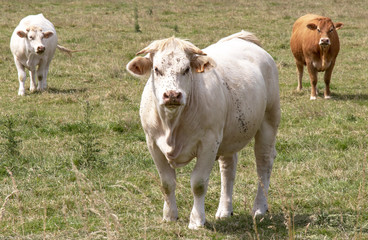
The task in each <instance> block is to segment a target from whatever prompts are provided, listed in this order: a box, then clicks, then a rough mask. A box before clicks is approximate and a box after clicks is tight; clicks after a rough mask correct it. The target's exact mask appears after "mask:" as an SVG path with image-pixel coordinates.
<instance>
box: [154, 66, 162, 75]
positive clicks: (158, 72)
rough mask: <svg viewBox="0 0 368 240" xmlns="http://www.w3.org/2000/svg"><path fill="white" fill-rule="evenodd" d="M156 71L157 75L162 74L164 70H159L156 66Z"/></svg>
mask: <svg viewBox="0 0 368 240" xmlns="http://www.w3.org/2000/svg"><path fill="white" fill-rule="evenodd" d="M155 73H156V75H160V76H162V72H161V71H160V70H158V68H157V67H155Z"/></svg>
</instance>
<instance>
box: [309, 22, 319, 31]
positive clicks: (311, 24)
mask: <svg viewBox="0 0 368 240" xmlns="http://www.w3.org/2000/svg"><path fill="white" fill-rule="evenodd" d="M307 28H309V29H310V30H316V29H317V25H316V24H314V23H309V24H308V25H307Z"/></svg>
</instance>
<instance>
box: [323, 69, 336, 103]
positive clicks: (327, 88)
mask: <svg viewBox="0 0 368 240" xmlns="http://www.w3.org/2000/svg"><path fill="white" fill-rule="evenodd" d="M334 66H335V62H332V63H331V64H330V66H329V67H328V68H327V69H326V71H325V77H324V80H325V92H324V97H325V99H330V98H331V92H330V81H331V75H332V70H333V68H334Z"/></svg>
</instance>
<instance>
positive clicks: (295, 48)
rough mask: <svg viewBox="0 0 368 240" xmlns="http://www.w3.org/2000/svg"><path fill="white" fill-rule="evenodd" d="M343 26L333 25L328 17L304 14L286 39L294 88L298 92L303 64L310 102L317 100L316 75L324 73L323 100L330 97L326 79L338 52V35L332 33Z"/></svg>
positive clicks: (329, 76)
mask: <svg viewBox="0 0 368 240" xmlns="http://www.w3.org/2000/svg"><path fill="white" fill-rule="evenodd" d="M342 26H343V23H341V22H338V23H335V24H334V23H333V22H332V21H331V19H330V18H327V17H322V16H318V15H314V14H307V15H305V16H302V17H300V18H299V19H298V20H296V21H295V23H294V26H293V32H292V34H291V39H290V47H291V51H292V52H293V54H294V57H295V62H296V66H297V68H298V73H299V79H298V88H297V90H298V91H300V90H301V89H302V78H303V69H304V65H307V68H308V72H309V76H310V79H311V86H312V89H311V97H310V99H311V100H315V99H316V97H317V90H316V85H317V73H318V72H323V71H324V72H325V77H324V80H325V85H326V88H325V92H324V97H325V99H329V98H331V97H330V80H331V74H332V70H333V68H334V66H335V61H336V57H337V54H338V53H339V50H340V43H339V36H338V35H337V32H336V30H338V29H340V28H341V27H342Z"/></svg>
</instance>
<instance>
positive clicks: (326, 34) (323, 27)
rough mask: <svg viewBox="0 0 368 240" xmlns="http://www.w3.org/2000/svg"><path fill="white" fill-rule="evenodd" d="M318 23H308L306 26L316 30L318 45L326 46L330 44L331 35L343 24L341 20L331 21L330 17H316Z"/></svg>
mask: <svg viewBox="0 0 368 240" xmlns="http://www.w3.org/2000/svg"><path fill="white" fill-rule="evenodd" d="M317 21H318V23H317V24H315V23H309V24H308V25H307V28H309V29H310V30H313V31H317V32H318V34H319V45H320V46H321V47H328V46H330V45H331V40H330V39H331V37H332V36H333V34H336V30H338V29H340V28H341V27H342V26H343V25H344V24H343V23H341V22H338V23H335V24H334V23H333V22H332V21H331V19H330V18H318V19H317Z"/></svg>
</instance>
